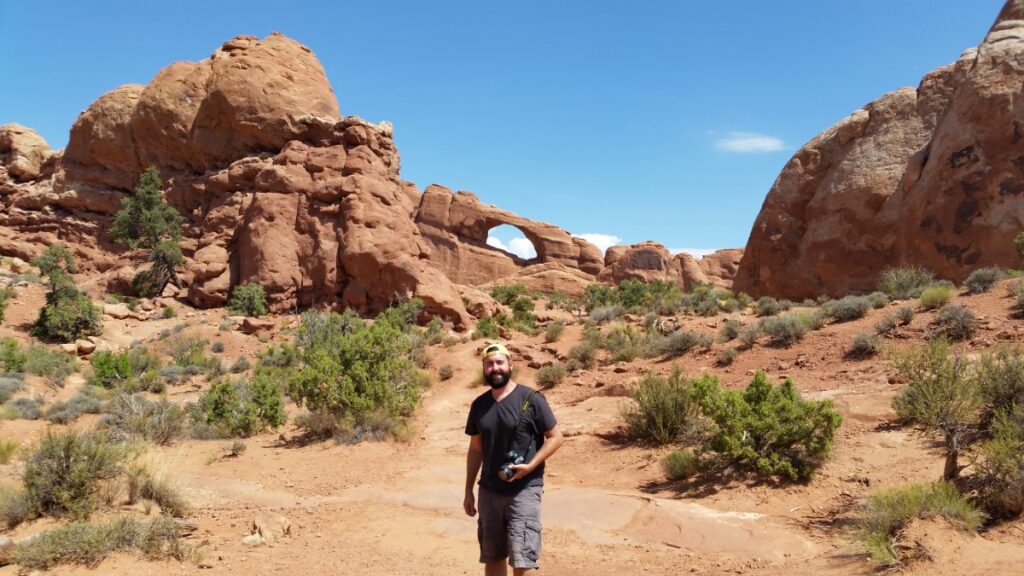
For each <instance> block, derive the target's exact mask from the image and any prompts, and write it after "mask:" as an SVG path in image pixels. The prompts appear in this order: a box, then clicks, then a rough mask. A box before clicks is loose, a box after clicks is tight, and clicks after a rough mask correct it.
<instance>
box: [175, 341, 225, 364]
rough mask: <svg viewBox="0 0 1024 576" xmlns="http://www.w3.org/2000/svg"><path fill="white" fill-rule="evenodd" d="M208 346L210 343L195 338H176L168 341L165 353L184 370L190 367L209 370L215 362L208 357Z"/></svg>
mask: <svg viewBox="0 0 1024 576" xmlns="http://www.w3.org/2000/svg"><path fill="white" fill-rule="evenodd" d="M208 344H209V342H207V341H206V340H205V339H203V338H198V337H195V336H189V337H182V336H174V337H172V338H170V339H169V340H168V341H167V344H166V349H165V351H166V352H167V355H168V356H170V357H171V361H172V362H173V363H174V364H176V365H178V366H181V367H182V368H188V367H190V366H195V367H198V368H207V367H208V366H210V365H211V364H212V363H213V362H215V360H214V359H213V358H210V357H209V356H207V355H206V346H207V345H208Z"/></svg>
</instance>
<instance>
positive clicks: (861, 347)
mask: <svg viewBox="0 0 1024 576" xmlns="http://www.w3.org/2000/svg"><path fill="white" fill-rule="evenodd" d="M881 349H882V339H881V338H880V337H879V336H878V335H877V334H857V335H856V336H854V337H853V341H852V342H850V349H849V350H848V351H847V354H848V355H849V356H850V357H852V358H870V357H872V356H874V355H875V354H878V352H879V351H880V350H881Z"/></svg>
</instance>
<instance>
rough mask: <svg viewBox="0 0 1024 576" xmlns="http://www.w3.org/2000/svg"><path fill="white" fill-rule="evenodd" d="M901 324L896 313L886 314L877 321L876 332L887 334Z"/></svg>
mask: <svg viewBox="0 0 1024 576" xmlns="http://www.w3.org/2000/svg"><path fill="white" fill-rule="evenodd" d="M899 324H900V321H899V319H898V318H896V316H895V315H893V314H886V315H885V316H883V317H881V318H879V319H878V321H877V322H875V332H876V333H877V334H881V335H886V334H889V333H891V332H892V331H893V330H895V329H896V327H897V326H899Z"/></svg>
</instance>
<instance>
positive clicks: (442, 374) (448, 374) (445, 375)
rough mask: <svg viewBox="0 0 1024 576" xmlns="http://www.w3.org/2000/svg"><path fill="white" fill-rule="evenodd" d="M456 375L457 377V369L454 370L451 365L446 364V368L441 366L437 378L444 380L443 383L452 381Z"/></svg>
mask: <svg viewBox="0 0 1024 576" xmlns="http://www.w3.org/2000/svg"><path fill="white" fill-rule="evenodd" d="M454 375H455V369H454V368H452V365H451V364H445V365H444V366H441V367H440V368H439V369H438V370H437V377H438V378H439V379H440V380H442V381H444V380H451V379H452V376H454Z"/></svg>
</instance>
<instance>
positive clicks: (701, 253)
mask: <svg viewBox="0 0 1024 576" xmlns="http://www.w3.org/2000/svg"><path fill="white" fill-rule="evenodd" d="M716 251H718V249H717V248H670V249H669V252H671V253H673V254H679V253H680V252H686V253H687V254H689V255H690V256H693V257H694V258H697V259H698V260H699V259H701V258H703V257H705V256H707V255H708V254H711V253H712V252H716Z"/></svg>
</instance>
